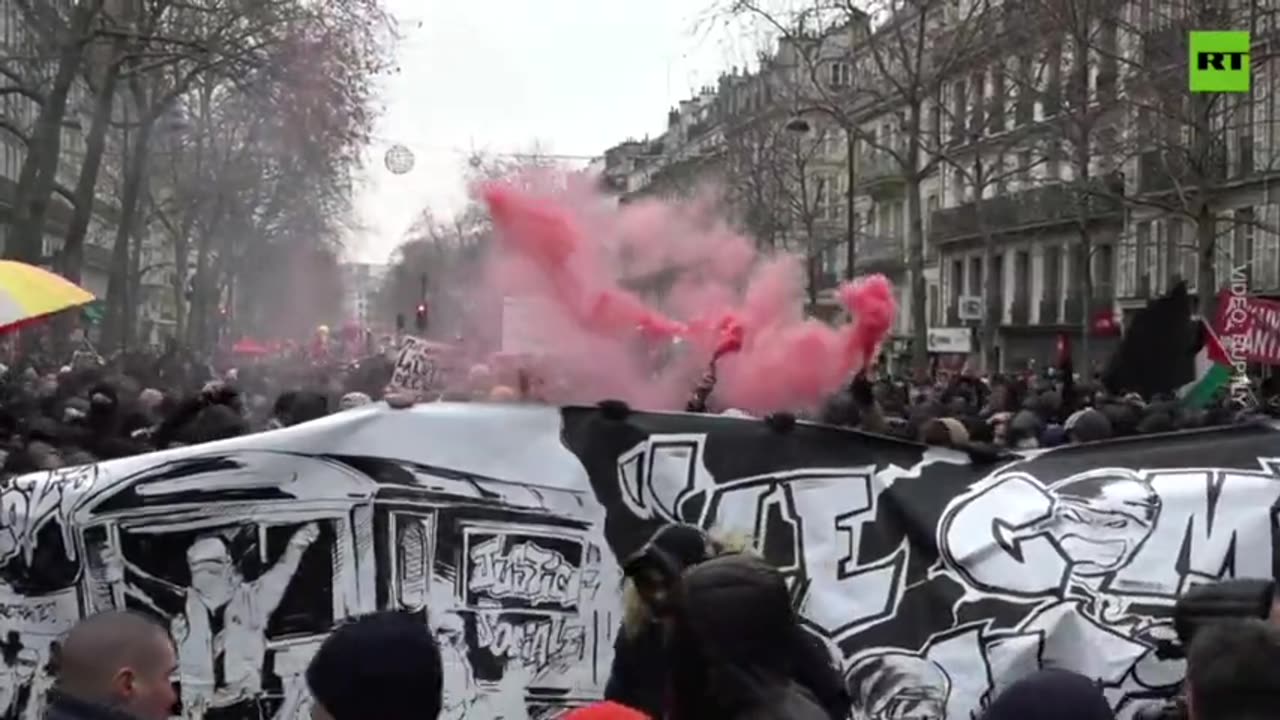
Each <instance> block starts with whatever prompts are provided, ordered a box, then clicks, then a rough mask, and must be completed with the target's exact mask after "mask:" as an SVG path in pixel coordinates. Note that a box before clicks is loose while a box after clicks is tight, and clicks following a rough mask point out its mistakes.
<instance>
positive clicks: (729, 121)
mask: <svg viewBox="0 0 1280 720" xmlns="http://www.w3.org/2000/svg"><path fill="white" fill-rule="evenodd" d="M723 122H724V123H725V124H726V125H727V126H728V127H726V128H725V130H724V133H725V148H724V160H723V162H724V168H725V172H724V192H725V201H726V204H727V206H728V209H729V211H730V213H731V214H732V215H733V216H734V217H735V219H736V220H737V221H738V223H739V225H740V226H741V227H742V228H743V229H744V230H745V231H746V232H747V233H749V234H750V235H751V237H753V238H754V239H755V241H756V243H757V244H758V245H759V246H760V247H762V248H764V249H767V250H772V249H775V248H777V246H778V244H779V242H780V241H782V239H783V236H784V235H785V233H786V232H787V229H788V227H789V222H788V221H789V219H790V218H789V213H788V212H787V201H786V197H785V192H786V189H785V188H784V187H783V184H782V183H781V182H780V180H781V177H780V174H779V173H778V172H777V166H778V163H779V162H780V161H781V155H782V147H781V146H782V142H781V140H782V139H783V138H781V137H780V134H779V125H778V121H777V117H776V113H775V114H772V115H765V116H755V115H752V116H748V117H743V118H737V117H726V118H724V120H723Z"/></svg>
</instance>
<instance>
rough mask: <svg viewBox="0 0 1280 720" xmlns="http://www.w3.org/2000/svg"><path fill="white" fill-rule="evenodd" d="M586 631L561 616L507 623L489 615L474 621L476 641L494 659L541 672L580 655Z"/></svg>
mask: <svg viewBox="0 0 1280 720" xmlns="http://www.w3.org/2000/svg"><path fill="white" fill-rule="evenodd" d="M586 635H587V629H586V627H585V626H584V625H583V624H582V623H581V622H577V621H576V620H575V619H571V618H569V617H565V616H558V615H557V616H551V617H529V616H525V619H523V620H511V619H506V618H502V617H498V616H496V615H494V614H492V613H480V614H479V615H478V616H477V618H476V641H477V643H478V645H479V646H480V647H481V648H483V649H485V650H487V651H489V653H490V654H491V655H493V656H494V657H500V658H507V659H512V660H519V661H520V662H521V663H522V664H523V665H525V666H528V667H531V668H534V669H536V670H544V669H546V668H548V667H550V666H551V665H552V664H553V663H556V662H566V661H569V662H571V661H572V660H574V659H577V658H578V657H579V656H580V655H581V654H582V650H583V647H584V643H585V642H586Z"/></svg>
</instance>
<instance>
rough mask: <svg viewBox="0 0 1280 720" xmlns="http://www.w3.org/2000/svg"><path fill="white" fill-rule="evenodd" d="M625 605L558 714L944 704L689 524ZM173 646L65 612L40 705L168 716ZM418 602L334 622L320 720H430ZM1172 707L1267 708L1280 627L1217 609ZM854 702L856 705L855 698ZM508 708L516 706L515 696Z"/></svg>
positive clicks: (664, 544)
mask: <svg viewBox="0 0 1280 720" xmlns="http://www.w3.org/2000/svg"><path fill="white" fill-rule="evenodd" d="M625 570H626V573H627V577H628V580H627V588H626V592H627V593H628V596H629V601H634V602H635V603H637V604H636V605H634V606H633V607H629V608H628V617H627V620H626V621H625V623H624V626H623V628H622V629H621V631H620V632H619V634H618V641H617V645H616V648H615V662H614V669H613V672H612V673H611V677H610V678H609V681H608V686H607V690H606V695H605V699H604V701H603V702H600V703H596V704H594V705H588V706H586V707H583V708H579V709H577V710H573V711H570V712H568V713H567V715H566V718H567V720H644V718H654V719H655V720H657V719H663V720H746V719H748V718H750V719H752V720H756V719H760V720H766V719H767V720H773V719H778V720H783V719H786V720H846V719H847V718H849V717H852V716H854V715H857V716H859V717H862V716H865V717H868V718H928V719H934V718H936V719H937V720H943V719H945V718H946V717H947V712H946V708H944V707H938V706H935V705H936V703H937V700H936V698H933V697H931V696H928V695H927V694H921V695H920V696H919V697H918V698H915V697H914V696H913V695H911V694H910V693H909V692H908V693H906V694H905V695H901V696H895V700H894V702H895V703H897V705H895V706H894V707H886V708H880V707H875V708H868V707H866V706H865V703H860V702H859V701H858V700H857V698H856V697H855V696H856V695H859V694H861V693H862V691H863V690H865V688H858V687H851V686H846V684H845V682H844V681H843V680H842V677H841V675H840V673H839V671H838V670H837V668H836V667H835V664H834V662H833V658H832V656H831V654H830V653H829V652H828V651H827V650H826V646H825V645H823V644H822V643H821V642H819V641H817V640H816V638H814V637H812V636H810V635H809V634H808V633H807V631H805V630H804V629H803V628H802V627H801V625H800V624H799V623H798V621H797V618H796V615H795V613H794V610H793V609H792V603H791V594H790V592H789V591H788V588H787V585H786V581H785V580H784V578H783V576H782V575H781V573H780V572H779V571H778V570H776V569H775V568H774V567H772V566H771V565H769V564H768V563H767V562H765V561H764V560H762V559H761V558H759V557H757V556H755V555H753V554H752V553H750V552H747V551H741V550H735V549H733V548H731V547H728V546H726V545H723V544H720V543H717V542H715V541H714V540H712V539H711V538H709V537H707V536H705V535H704V534H703V533H702V531H700V530H698V529H697V528H692V527H688V526H681V525H671V526H666V527H664V528H662V529H660V530H659V531H658V532H657V533H656V534H655V536H654V537H653V539H652V540H651V541H650V542H649V543H648V544H647V545H646V546H645V547H644V548H642V549H641V550H640V551H639V552H638V553H636V555H635V556H633V557H632V558H631V559H629V560H628V561H627V563H626V566H625ZM176 671H177V659H176V650H175V648H174V644H173V640H172V638H171V637H170V636H169V634H168V631H167V629H166V628H165V627H164V626H162V625H160V624H158V623H156V622H154V621H153V620H152V619H150V618H149V617H148V616H145V615H140V614H134V613H131V612H127V611H125V612H121V611H112V612H107V613H102V614H98V615H94V616H91V617H89V618H86V619H85V620H83V621H81V622H80V623H79V624H78V625H77V626H76V627H74V628H73V629H72V630H71V631H70V632H69V633H68V635H67V636H66V637H65V638H64V639H63V641H62V643H61V650H60V652H59V654H58V656H57V657H56V658H55V668H54V674H55V677H56V684H55V687H54V688H53V689H52V690H51V691H50V693H49V704H48V707H47V710H46V715H47V717H48V718H49V720H166V719H167V718H170V717H172V716H173V715H174V714H175V713H177V712H180V708H179V707H178V705H177V704H178V702H179V698H178V695H177V693H176V692H175V690H174V687H173V685H172V683H171V680H172V678H173V675H174V674H175V673H176ZM446 676H447V673H446V671H445V668H444V667H443V661H442V657H441V652H440V648H439V646H438V644H437V640H436V638H435V637H434V636H433V634H432V633H431V631H430V629H429V624H424V623H423V622H422V619H421V617H416V616H413V615H410V614H400V613H394V612H383V613H375V614H371V615H366V616H362V617H359V618H355V619H353V620H351V621H349V622H346V623H344V624H342V625H340V626H339V627H338V628H337V629H335V630H334V632H333V633H332V634H330V636H329V637H328V638H327V639H326V640H325V641H324V643H323V644H322V645H321V647H320V649H319V650H318V651H317V653H316V654H315V656H314V657H313V658H312V660H311V662H310V666H309V667H308V669H307V672H306V681H307V686H308V689H309V690H310V694H311V703H312V710H311V716H312V717H313V718H315V719H316V720H436V718H437V717H439V716H440V713H441V707H442V697H443V693H444V691H445V687H444V682H445V680H444V679H445V677H446ZM1171 707H1173V708H1176V710H1175V712H1176V713H1177V714H1176V715H1175V716H1176V717H1183V718H1186V719H1187V720H1264V719H1266V718H1273V717H1276V716H1277V709H1278V708H1280V627H1277V626H1276V625H1275V624H1274V623H1273V622H1268V621H1265V620H1262V619H1253V620H1244V619H1235V620H1223V621H1220V622H1217V623H1214V624H1212V625H1210V626H1208V627H1206V628H1204V629H1203V630H1200V631H1199V632H1197V633H1196V635H1195V638H1194V640H1192V642H1191V646H1190V648H1189V649H1188V661H1187V683H1186V687H1185V692H1184V694H1183V696H1182V702H1181V704H1177V705H1173V706H1171ZM855 708H860V710H861V712H857V711H855ZM508 711H509V712H510V713H511V716H512V717H517V716H519V715H520V713H521V710H520V709H517V708H511V709H508ZM979 717H980V720H1029V719H1030V718H1037V719H1041V720H1114V718H1115V715H1114V713H1113V710H1112V708H1111V706H1110V704H1109V703H1108V701H1107V699H1106V697H1105V696H1104V692H1103V688H1101V687H1100V686H1099V685H1097V684H1096V683H1095V682H1094V681H1093V680H1091V679H1089V678H1086V677H1084V676H1082V675H1079V674H1076V673H1072V672H1067V671H1065V670H1060V669H1045V670H1041V671H1038V672H1033V673H1031V674H1029V675H1026V676H1024V677H1022V678H1020V679H1018V680H1016V681H1015V682H1013V683H1012V684H1011V685H1009V686H1008V687H1007V688H1005V689H1004V690H1003V691H1001V692H1000V693H999V694H997V695H995V697H994V698H991V699H990V701H989V702H987V703H985V707H984V708H983V710H982V711H981V714H980V716H979Z"/></svg>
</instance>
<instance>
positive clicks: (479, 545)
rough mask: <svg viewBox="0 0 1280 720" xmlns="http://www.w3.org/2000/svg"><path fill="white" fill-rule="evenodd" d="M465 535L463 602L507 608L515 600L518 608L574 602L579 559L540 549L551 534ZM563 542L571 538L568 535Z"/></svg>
mask: <svg viewBox="0 0 1280 720" xmlns="http://www.w3.org/2000/svg"><path fill="white" fill-rule="evenodd" d="M468 537H469V539H470V540H471V542H470V543H468V548H467V600H468V603H467V604H468V605H478V604H485V603H486V601H489V602H490V603H493V604H497V605H501V606H507V605H512V604H513V603H511V602H510V601H515V603H514V604H515V605H516V606H521V607H531V606H535V605H556V606H559V607H565V608H574V607H576V606H577V604H578V596H579V590H580V587H581V584H582V575H581V572H580V569H579V567H578V563H575V562H571V561H570V560H569V559H568V558H566V557H565V554H564V553H562V552H559V551H557V550H553V549H550V548H547V547H543V543H545V544H552V543H553V542H554V541H555V540H556V538H536V539H535V538H533V537H523V536H520V535H506V534H498V533H472V534H470V535H469V536H468ZM482 538H483V539H482ZM539 541H541V542H539ZM563 541H564V542H570V543H574V542H575V541H574V540H572V539H570V538H564V539H563ZM579 549H580V546H579ZM494 601H496V602H494Z"/></svg>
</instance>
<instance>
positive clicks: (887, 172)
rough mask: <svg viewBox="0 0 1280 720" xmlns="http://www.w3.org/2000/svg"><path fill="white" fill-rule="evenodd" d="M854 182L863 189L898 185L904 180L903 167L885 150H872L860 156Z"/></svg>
mask: <svg viewBox="0 0 1280 720" xmlns="http://www.w3.org/2000/svg"><path fill="white" fill-rule="evenodd" d="M856 162H857V165H856V166H855V168H854V170H855V174H854V180H855V182H856V183H857V184H858V185H859V186H862V187H867V186H871V185H880V184H884V183H896V182H901V181H902V180H903V177H902V165H901V164H900V163H899V162H898V160H897V158H895V157H894V156H893V155H890V154H889V153H887V152H885V151H883V150H870V151H864V152H862V153H859V154H858V158H857V161H856Z"/></svg>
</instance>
